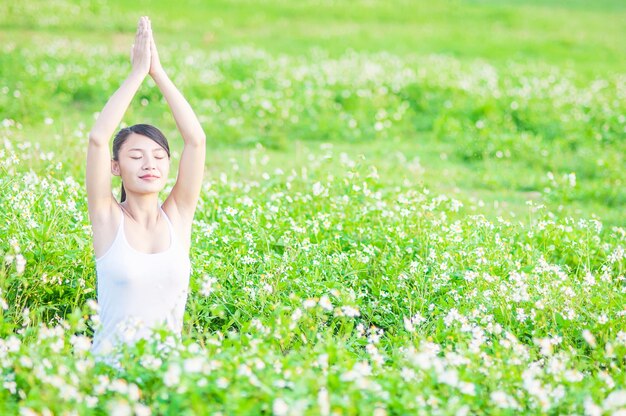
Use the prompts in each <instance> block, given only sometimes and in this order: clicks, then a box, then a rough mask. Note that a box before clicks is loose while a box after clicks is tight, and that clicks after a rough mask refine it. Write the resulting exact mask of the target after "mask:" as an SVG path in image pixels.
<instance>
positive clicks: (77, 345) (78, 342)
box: [70, 335, 91, 352]
mask: <svg viewBox="0 0 626 416" xmlns="http://www.w3.org/2000/svg"><path fill="white" fill-rule="evenodd" d="M70 342H71V344H72V345H73V346H74V349H75V350H76V351H77V352H85V351H88V350H89V349H90V348H91V339H89V338H88V337H86V336H84V335H80V336H76V335H72V337H71V338H70Z"/></svg>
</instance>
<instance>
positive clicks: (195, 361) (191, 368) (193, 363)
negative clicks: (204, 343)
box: [183, 357, 204, 373]
mask: <svg viewBox="0 0 626 416" xmlns="http://www.w3.org/2000/svg"><path fill="white" fill-rule="evenodd" d="M203 364H204V360H203V359H202V358H201V357H195V358H188V359H186V360H185V363H184V364H183V368H184V369H185V372H187V373H197V372H199V371H200V370H202V365H203Z"/></svg>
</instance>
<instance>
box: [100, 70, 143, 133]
mask: <svg viewBox="0 0 626 416" xmlns="http://www.w3.org/2000/svg"><path fill="white" fill-rule="evenodd" d="M144 78H145V75H142V74H140V73H138V72H135V71H133V72H131V73H130V75H129V76H128V78H126V79H125V80H124V82H123V83H122V85H121V86H120V87H119V88H118V89H117V91H115V93H113V95H112V96H111V98H109V101H107V103H106V104H105V106H104V108H103V109H102V111H101V112H100V114H99V115H98V118H97V120H96V123H95V124H94V126H93V128H92V129H91V132H90V133H89V139H90V140H93V141H98V142H100V143H103V144H108V142H109V139H110V138H111V136H112V135H113V133H114V132H115V129H116V128H117V127H118V126H119V124H120V122H121V121H122V117H124V113H125V112H126V110H127V109H128V106H129V105H130V102H131V101H132V100H133V97H134V96H135V93H136V92H137V90H138V89H139V87H140V86H141V83H142V82H143V80H144Z"/></svg>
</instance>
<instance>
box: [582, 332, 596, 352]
mask: <svg viewBox="0 0 626 416" xmlns="http://www.w3.org/2000/svg"><path fill="white" fill-rule="evenodd" d="M583 338H584V339H585V341H587V344H589V346H590V347H591V348H595V347H596V345H597V344H596V338H595V337H594V336H593V334H592V333H591V331H589V330H588V329H585V330H584V331H583Z"/></svg>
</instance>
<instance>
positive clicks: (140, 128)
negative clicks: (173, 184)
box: [113, 124, 170, 202]
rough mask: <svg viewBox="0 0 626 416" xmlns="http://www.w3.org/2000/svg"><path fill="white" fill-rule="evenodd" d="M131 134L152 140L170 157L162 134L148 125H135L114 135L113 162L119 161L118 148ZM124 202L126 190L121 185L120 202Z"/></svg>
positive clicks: (167, 145)
mask: <svg viewBox="0 0 626 416" xmlns="http://www.w3.org/2000/svg"><path fill="white" fill-rule="evenodd" d="M131 133H135V134H141V135H142V136H146V137H147V138H149V139H152V140H154V141H155V142H156V143H157V144H158V145H159V146H161V147H162V148H163V149H165V151H166V152H167V157H170V146H169V144H168V143H167V139H166V138H165V136H164V135H163V133H161V130H159V129H157V128H156V127H154V126H151V125H150V124H135V125H134V126H130V127H124V128H123V129H121V130H120V131H118V132H117V134H116V135H115V138H114V139H113V160H119V155H120V148H121V147H122V145H123V144H124V142H125V141H126V139H127V138H128V136H130V134H131ZM125 200H126V190H125V189H124V184H123V183H122V196H121V198H120V202H124V201H125Z"/></svg>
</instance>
